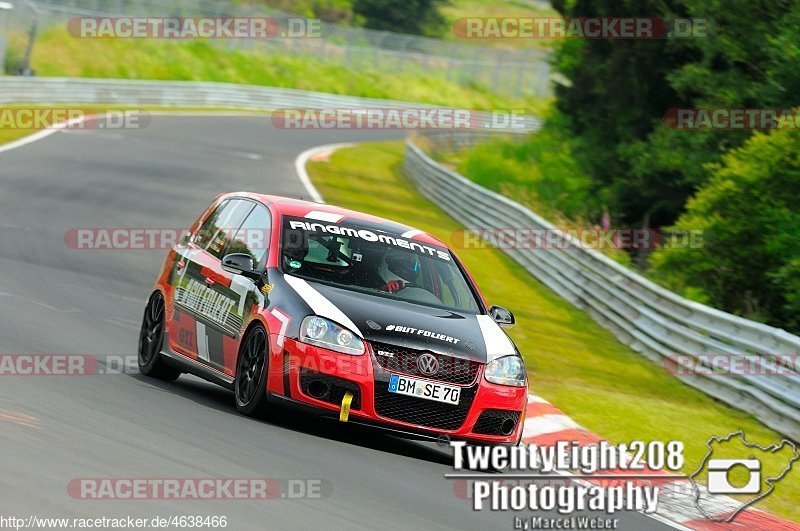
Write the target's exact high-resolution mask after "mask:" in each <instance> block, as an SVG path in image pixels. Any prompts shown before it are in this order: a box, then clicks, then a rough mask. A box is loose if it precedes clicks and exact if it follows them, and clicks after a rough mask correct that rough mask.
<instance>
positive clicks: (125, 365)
mask: <svg viewBox="0 0 800 531" xmlns="http://www.w3.org/2000/svg"><path fill="white" fill-rule="evenodd" d="M115 374H139V365H138V358H137V356H136V355H135V354H133V355H130V354H126V355H105V356H93V355H90V354H58V353H31V354H0V377H3V376H36V377H42V376H97V375H115Z"/></svg>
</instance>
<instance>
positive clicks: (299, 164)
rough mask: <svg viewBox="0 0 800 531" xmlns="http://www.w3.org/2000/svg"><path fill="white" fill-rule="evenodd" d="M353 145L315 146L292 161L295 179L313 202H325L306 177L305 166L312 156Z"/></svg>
mask: <svg viewBox="0 0 800 531" xmlns="http://www.w3.org/2000/svg"><path fill="white" fill-rule="evenodd" d="M354 145H355V144H353V143H352V142H344V143H339V144H326V145H324V146H317V147H313V148H311V149H307V150H305V151H303V152H302V153H300V155H298V156H297V158H296V159H295V161H294V169H295V171H296V172H297V177H299V178H300V182H301V183H303V186H304V187H305V189H306V191H307V192H308V194H309V195H310V196H311V199H312V200H313V201H316V202H317V203H324V202H325V200H324V199H322V194H320V193H319V190H317V187H316V186H314V183H312V182H311V178H310V177H309V176H308V172H307V171H306V164H307V163H308V160H309V159H310V158H311V157H313V156H314V155H319V154H320V153H325V152H327V151H330V152H333V151H336V150H337V149H342V148H348V147H352V146H354Z"/></svg>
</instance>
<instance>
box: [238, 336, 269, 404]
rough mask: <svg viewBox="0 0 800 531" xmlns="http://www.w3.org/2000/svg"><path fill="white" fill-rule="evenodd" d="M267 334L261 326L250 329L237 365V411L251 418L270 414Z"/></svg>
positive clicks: (243, 342)
mask: <svg viewBox="0 0 800 531" xmlns="http://www.w3.org/2000/svg"><path fill="white" fill-rule="evenodd" d="M268 372H269V362H268V361H267V332H266V330H264V328H263V327H262V326H260V325H258V326H255V327H254V328H251V329H250V331H249V332H247V336H245V339H244V341H242V347H241V351H240V352H239V360H238V361H237V362H236V379H235V381H234V394H235V395H236V409H237V410H238V411H239V412H240V413H242V414H244V415H247V416H248V417H257V416H264V415H265V414H266V413H267V373H268Z"/></svg>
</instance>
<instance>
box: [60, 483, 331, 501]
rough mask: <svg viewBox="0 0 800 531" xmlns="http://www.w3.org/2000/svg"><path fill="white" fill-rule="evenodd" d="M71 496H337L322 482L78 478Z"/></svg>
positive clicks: (70, 488)
mask: <svg viewBox="0 0 800 531" xmlns="http://www.w3.org/2000/svg"><path fill="white" fill-rule="evenodd" d="M67 493H68V494H69V496H70V497H71V498H74V499H77V500H281V499H286V500H321V499H325V498H330V496H331V495H332V494H333V483H332V482H331V481H330V480H326V479H318V478H312V479H305V478H297V479H289V478H76V479H73V480H71V481H70V482H69V484H68V485H67Z"/></svg>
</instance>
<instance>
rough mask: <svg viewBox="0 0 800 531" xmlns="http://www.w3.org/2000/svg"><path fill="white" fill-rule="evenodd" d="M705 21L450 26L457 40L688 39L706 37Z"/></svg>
mask: <svg viewBox="0 0 800 531" xmlns="http://www.w3.org/2000/svg"><path fill="white" fill-rule="evenodd" d="M709 26H710V22H709V20H708V19H705V18H672V19H668V18H663V17H575V18H561V17H466V18H461V19H458V20H457V21H456V22H455V23H454V24H453V34H454V35H455V36H456V37H457V38H460V39H570V38H582V39H603V40H606V39H644V40H648V39H689V38H699V37H707V36H708V32H709Z"/></svg>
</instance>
